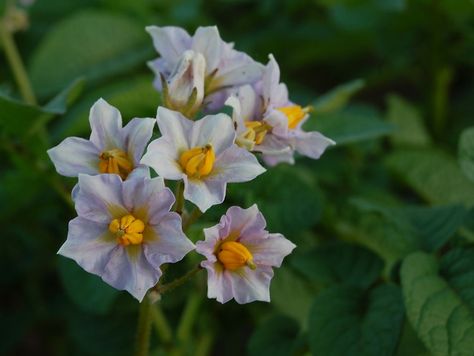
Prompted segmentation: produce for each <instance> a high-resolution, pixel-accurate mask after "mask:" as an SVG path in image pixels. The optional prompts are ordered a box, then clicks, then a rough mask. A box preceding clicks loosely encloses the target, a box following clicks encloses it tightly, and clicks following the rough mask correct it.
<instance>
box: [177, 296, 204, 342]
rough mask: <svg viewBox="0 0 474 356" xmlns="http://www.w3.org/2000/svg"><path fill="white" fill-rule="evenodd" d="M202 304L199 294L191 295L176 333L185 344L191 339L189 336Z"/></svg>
mask: <svg viewBox="0 0 474 356" xmlns="http://www.w3.org/2000/svg"><path fill="white" fill-rule="evenodd" d="M200 304H201V296H200V295H199V294H196V293H192V294H190V295H189V297H188V301H187V302H186V306H185V308H184V311H183V314H182V316H181V320H180V322H179V324H178V329H177V331H176V336H177V338H178V340H179V341H181V342H182V343H183V344H184V343H186V342H187V341H188V339H189V335H190V334H191V329H192V326H193V323H194V320H195V319H196V315H197V312H198V309H199V305H200Z"/></svg>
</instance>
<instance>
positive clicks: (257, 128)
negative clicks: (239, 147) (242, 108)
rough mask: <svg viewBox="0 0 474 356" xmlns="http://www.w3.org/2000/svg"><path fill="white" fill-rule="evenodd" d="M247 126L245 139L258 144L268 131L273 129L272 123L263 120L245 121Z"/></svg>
mask: <svg viewBox="0 0 474 356" xmlns="http://www.w3.org/2000/svg"><path fill="white" fill-rule="evenodd" d="M245 127H246V128H247V131H245V133H244V135H243V137H244V139H246V140H250V141H252V142H255V144H256V145H259V144H261V143H262V141H263V139H264V138H265V136H266V134H267V132H268V131H269V130H270V129H271V127H270V125H268V124H267V123H265V122H263V121H245Z"/></svg>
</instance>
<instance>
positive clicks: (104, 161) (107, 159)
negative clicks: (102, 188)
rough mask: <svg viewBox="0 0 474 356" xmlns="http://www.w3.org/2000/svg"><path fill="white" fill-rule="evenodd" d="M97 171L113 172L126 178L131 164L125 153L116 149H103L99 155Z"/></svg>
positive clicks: (131, 168)
mask: <svg viewBox="0 0 474 356" xmlns="http://www.w3.org/2000/svg"><path fill="white" fill-rule="evenodd" d="M99 158H100V161H99V172H100V173H115V174H118V175H120V177H122V179H126V178H127V176H128V175H129V173H130V172H131V171H132V170H133V164H132V162H131V160H130V158H129V157H128V156H127V154H126V153H125V152H124V151H122V150H120V149H118V148H115V149H112V150H109V151H104V152H102V153H101V154H100V155H99Z"/></svg>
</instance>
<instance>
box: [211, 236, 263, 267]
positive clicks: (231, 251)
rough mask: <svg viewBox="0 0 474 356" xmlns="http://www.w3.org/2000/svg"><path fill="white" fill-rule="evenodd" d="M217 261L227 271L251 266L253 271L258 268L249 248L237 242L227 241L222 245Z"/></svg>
mask: <svg viewBox="0 0 474 356" xmlns="http://www.w3.org/2000/svg"><path fill="white" fill-rule="evenodd" d="M217 259H218V260H219V262H220V263H222V265H223V266H224V268H225V269H228V270H231V271H235V270H236V269H238V268H240V267H243V266H249V267H250V268H251V269H255V268H257V267H256V266H255V263H253V256H252V254H251V253H250V251H249V250H248V249H247V247H245V246H244V245H243V244H241V243H240V242H236V241H227V242H224V243H223V244H222V245H220V247H219V252H218V253H217Z"/></svg>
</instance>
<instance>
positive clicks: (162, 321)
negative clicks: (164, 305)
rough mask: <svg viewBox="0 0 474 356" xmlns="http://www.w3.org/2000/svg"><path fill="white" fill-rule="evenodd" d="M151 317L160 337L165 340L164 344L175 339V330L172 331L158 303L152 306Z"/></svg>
mask: <svg viewBox="0 0 474 356" xmlns="http://www.w3.org/2000/svg"><path fill="white" fill-rule="evenodd" d="M151 318H152V321H153V325H154V327H155V329H156V331H157V334H158V338H159V339H160V340H161V341H162V342H163V344H165V345H170V344H171V342H172V341H173V332H172V331H171V327H170V325H169V324H168V321H167V320H166V317H165V315H164V314H163V311H162V310H161V308H160V306H159V305H158V303H156V305H155V306H153V307H152V308H151Z"/></svg>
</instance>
